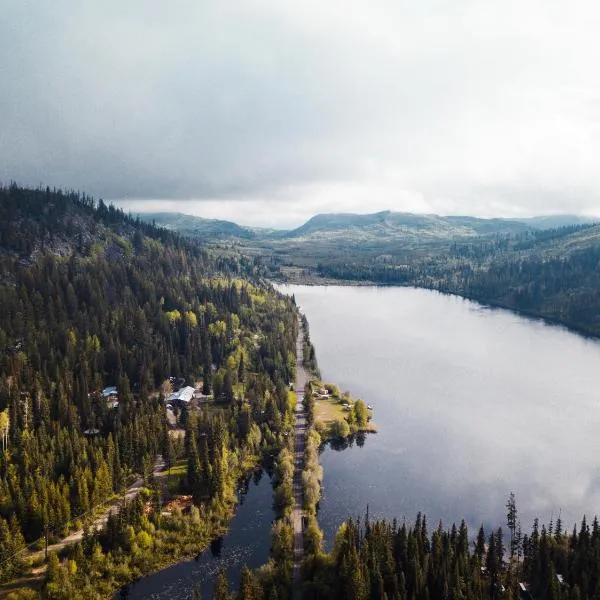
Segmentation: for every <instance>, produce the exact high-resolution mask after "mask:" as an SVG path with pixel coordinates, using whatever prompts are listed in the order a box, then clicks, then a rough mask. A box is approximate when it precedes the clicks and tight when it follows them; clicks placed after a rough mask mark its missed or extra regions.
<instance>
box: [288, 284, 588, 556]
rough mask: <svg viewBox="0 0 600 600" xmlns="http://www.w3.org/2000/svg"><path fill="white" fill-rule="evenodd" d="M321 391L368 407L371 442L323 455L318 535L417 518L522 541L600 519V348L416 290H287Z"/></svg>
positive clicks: (537, 325) (558, 331) (500, 312)
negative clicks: (510, 521) (538, 528)
mask: <svg viewBox="0 0 600 600" xmlns="http://www.w3.org/2000/svg"><path fill="white" fill-rule="evenodd" d="M282 291H284V292H285V293H294V294H295V297H296V301H297V303H298V304H299V305H300V307H301V309H302V310H303V312H304V313H305V314H306V316H307V317H308V320H309V323H310V328H311V337H312V340H313V342H314V344H315V346H316V351H317V359H318V362H319V366H320V369H321V372H322V375H323V378H324V379H325V380H327V381H331V382H336V383H338V384H339V385H340V387H341V389H342V390H350V391H351V392H352V394H353V395H354V396H355V397H361V398H363V399H364V400H365V401H367V402H368V403H370V404H373V406H374V409H375V410H374V421H375V423H376V424H377V426H378V429H379V433H377V434H374V435H369V436H367V437H366V440H365V443H364V445H362V447H360V446H359V445H357V444H354V446H353V447H351V448H348V449H346V450H344V451H341V452H339V451H335V450H332V449H331V448H326V449H325V450H324V451H323V453H322V455H321V463H322V465H323V468H324V471H325V480H324V496H323V498H322V501H321V504H320V511H319V522H320V524H321V527H322V528H323V530H324V532H325V536H326V541H327V545H329V544H330V542H331V540H332V537H333V535H334V532H335V530H336V528H337V527H338V525H339V524H340V522H341V521H343V520H344V519H346V518H347V517H349V516H359V515H362V514H364V512H365V510H366V508H367V506H368V507H369V511H370V514H371V515H372V516H385V517H390V518H393V517H397V518H398V519H402V518H404V517H406V518H407V519H408V520H411V521H412V520H413V519H414V517H415V515H416V513H417V511H422V512H424V513H426V515H427V517H428V521H429V523H430V524H431V525H435V524H436V523H437V522H438V521H439V520H440V519H442V520H443V521H444V523H448V522H452V521H455V520H456V521H460V519H462V518H464V519H465V521H466V522H467V524H468V525H469V527H470V528H471V534H472V535H474V534H475V533H476V529H474V528H478V527H479V525H480V524H481V523H483V524H484V525H486V526H487V527H489V526H490V525H492V526H494V527H498V526H503V525H504V524H505V521H506V517H505V514H506V509H505V503H506V499H507V496H508V494H509V493H510V492H511V491H514V493H515V495H516V498H517V507H518V510H519V515H520V519H521V522H522V525H523V528H524V530H529V528H530V527H531V524H532V522H533V519H534V517H539V518H540V521H541V522H546V523H548V522H549V521H550V520H551V519H553V520H554V521H556V518H557V516H558V514H559V513H560V514H561V516H562V519H563V523H564V524H565V525H570V526H572V524H574V523H575V521H579V520H580V519H581V517H582V516H583V515H584V514H587V515H588V517H589V516H590V515H593V514H595V513H597V512H598V513H600V435H599V433H600V385H599V379H598V375H599V373H600V344H599V343H598V342H596V341H592V340H587V339H585V338H583V337H580V336H578V335H575V334H573V333H570V332H568V331H566V330H564V329H562V328H560V327H556V326H551V325H547V324H544V323H542V322H540V321H534V320H528V319H524V318H521V317H519V316H516V315H515V314H512V313H510V312H507V311H503V310H495V309H489V308H484V307H482V306H480V305H478V304H475V303H473V302H469V301H467V300H463V299H461V298H457V297H454V296H447V295H442V294H439V293H436V292H431V291H426V290H417V289H412V288H376V287H305V286H286V287H283V288H282Z"/></svg>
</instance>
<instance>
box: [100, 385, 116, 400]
mask: <svg viewBox="0 0 600 600" xmlns="http://www.w3.org/2000/svg"><path fill="white" fill-rule="evenodd" d="M102 395H103V396H104V397H105V398H110V397H111V396H118V395H119V392H118V391H117V387H116V386H114V385H109V386H108V387H105V388H104V389H103V390H102Z"/></svg>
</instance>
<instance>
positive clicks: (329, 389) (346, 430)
mask: <svg viewBox="0 0 600 600" xmlns="http://www.w3.org/2000/svg"><path fill="white" fill-rule="evenodd" d="M310 394H311V395H312V397H313V399H314V411H315V413H314V422H315V429H316V430H317V431H318V432H319V434H320V435H321V437H322V439H323V440H327V439H331V438H336V437H340V436H342V437H347V436H348V435H351V434H353V433H357V432H359V431H361V432H368V433H376V432H377V427H376V426H375V424H374V423H373V422H372V421H371V416H372V415H371V411H369V416H368V419H369V420H368V422H366V423H364V424H363V425H361V426H358V425H357V424H356V421H355V420H353V419H351V417H352V416H353V414H351V413H354V405H355V402H356V401H357V400H356V399H354V398H352V397H351V396H350V393H349V392H344V393H342V392H341V391H340V389H339V388H338V386H337V385H334V384H330V383H323V382H322V381H319V380H312V381H311V382H310ZM364 406H365V405H364V404H363V409H364ZM341 423H342V424H343V426H342V427H340V424H341Z"/></svg>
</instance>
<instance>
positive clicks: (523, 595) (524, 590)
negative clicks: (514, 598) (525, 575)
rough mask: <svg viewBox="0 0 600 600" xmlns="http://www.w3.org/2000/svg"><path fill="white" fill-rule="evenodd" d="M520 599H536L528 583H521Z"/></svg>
mask: <svg viewBox="0 0 600 600" xmlns="http://www.w3.org/2000/svg"><path fill="white" fill-rule="evenodd" d="M519 600H534V599H533V595H532V593H531V592H530V591H529V584H528V583H524V582H520V583H519Z"/></svg>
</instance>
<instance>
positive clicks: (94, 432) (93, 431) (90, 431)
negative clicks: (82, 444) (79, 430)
mask: <svg viewBox="0 0 600 600" xmlns="http://www.w3.org/2000/svg"><path fill="white" fill-rule="evenodd" d="M99 433H100V430H99V429H96V428H95V427H91V428H90V429H86V430H84V432H83V435H98V434H99Z"/></svg>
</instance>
